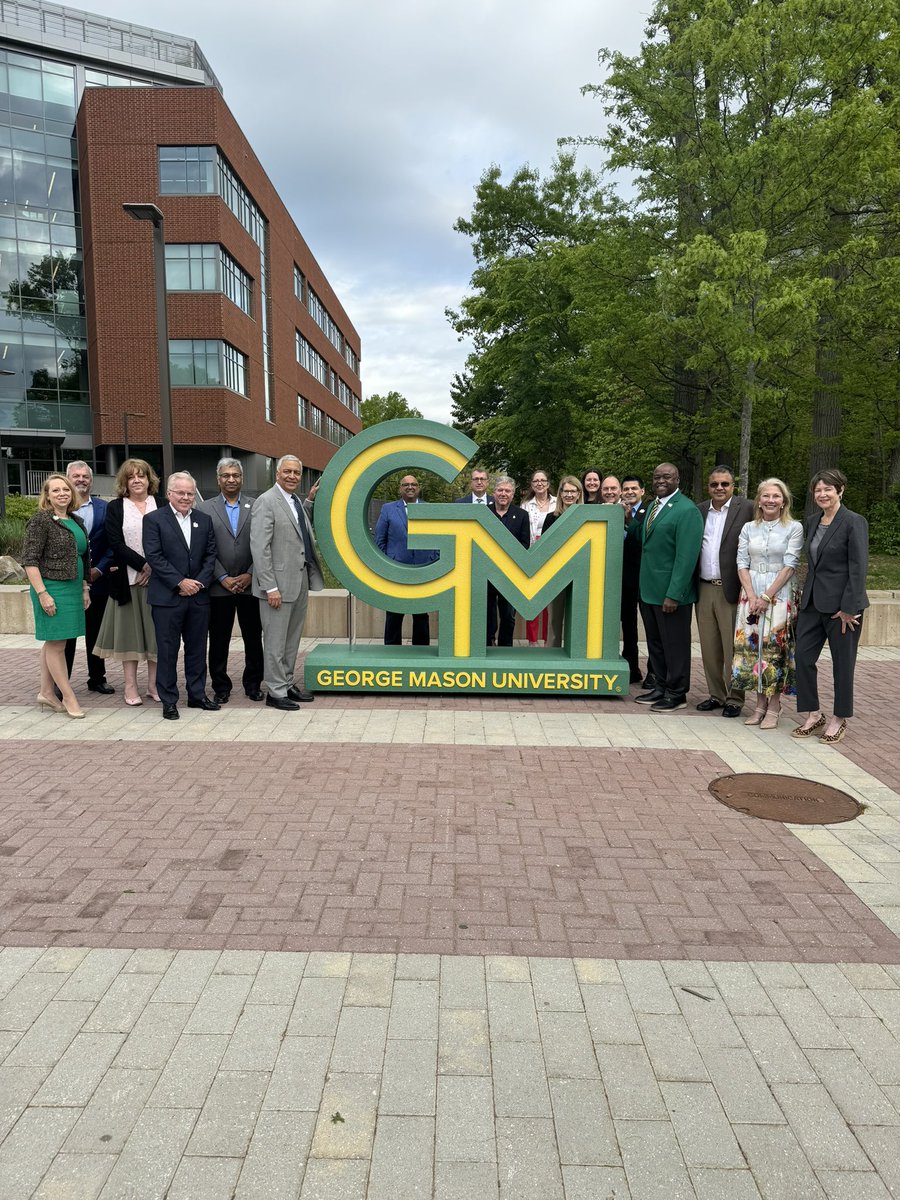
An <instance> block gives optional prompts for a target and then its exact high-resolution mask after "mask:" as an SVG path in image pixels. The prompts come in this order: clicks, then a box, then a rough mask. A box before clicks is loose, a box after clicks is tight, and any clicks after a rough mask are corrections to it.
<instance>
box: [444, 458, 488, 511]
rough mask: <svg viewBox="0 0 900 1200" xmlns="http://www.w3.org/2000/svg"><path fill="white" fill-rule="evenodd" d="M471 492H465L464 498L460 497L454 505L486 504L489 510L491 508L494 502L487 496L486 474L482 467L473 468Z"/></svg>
mask: <svg viewBox="0 0 900 1200" xmlns="http://www.w3.org/2000/svg"><path fill="white" fill-rule="evenodd" d="M471 483H472V490H471V492H467V493H466V495H465V496H460V498H459V499H458V500H454V501H453V503H454V504H486V505H487V506H488V507H489V508H492V507H493V504H494V500H493V497H492V496H489V495H488V483H489V480H488V473H487V471H485V469H484V467H473V468H472V476H471Z"/></svg>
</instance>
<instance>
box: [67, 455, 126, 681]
mask: <svg viewBox="0 0 900 1200" xmlns="http://www.w3.org/2000/svg"><path fill="white" fill-rule="evenodd" d="M66 478H67V479H68V481H69V483H71V485H72V487H73V488H74V489H75V495H76V498H77V499H78V504H79V507H78V508H76V509H75V511H76V513H77V514H78V516H79V517H81V520H82V521H83V522H84V527H85V529H86V530H87V534H88V541H89V542H90V552H91V603H90V607H89V608H87V609H86V610H85V614H84V648H85V650H86V652H87V668H88V689H89V690H90V691H92V692H99V693H100V694H101V695H103V696H111V695H112V694H113V692H114V691H115V690H116V689H115V688H114V687H112V686H111V685H110V684H108V683H107V682H106V660H105V659H103V658H98V657H97V655H96V654H95V653H94V643H95V642H96V640H97V634H98V633H99V632H100V622H101V621H102V620H103V612H104V610H105V608H106V601H107V600H108V598H109V568H110V566H111V565H112V552H111V551H110V548H109V542H108V541H107V540H106V501H105V500H101V499H100V498H99V496H92V495H91V487H92V485H93V482H94V472H93V471H92V470H91V468H90V467H89V466H88V464H87V463H86V462H82V461H81V460H80V459H79V460H78V461H77V462H70V463H69V465H68V466H67V467H66ZM76 642H77V638H69V640H68V641H67V642H66V669H67V671H68V673H69V678H70V679H71V678H72V666H73V664H74V662H75V644H76Z"/></svg>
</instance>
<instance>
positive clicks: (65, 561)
mask: <svg viewBox="0 0 900 1200" xmlns="http://www.w3.org/2000/svg"><path fill="white" fill-rule="evenodd" d="M80 503H81V501H80V498H79V497H78V495H77V493H76V491H75V489H74V488H73V487H72V485H71V483H70V482H69V481H68V479H66V477H65V475H59V474H56V473H54V474H52V475H48V476H47V478H46V479H45V480H44V486H43V487H42V488H41V499H40V503H39V504H38V511H37V512H36V513H35V514H34V516H33V517H32V518H31V520H30V521H29V522H28V524H27V525H26V526H25V543H24V546H23V548H22V566H23V567H24V568H25V574H26V575H27V576H28V582H29V583H30V584H31V604H32V608H33V609H34V636H35V637H36V638H37V640H38V641H39V642H42V643H43V645H42V646H41V690H40V692H38V698H37V700H38V704H39V705H40V707H41V708H42V709H44V708H50V709H52V710H53V711H54V712H62V711H63V710H64V709H65V711H66V712H67V713H68V715H69V716H70V717H83V716H84V713H83V712H82V711H81V708H80V706H79V704H78V701H77V700H76V699H75V693H74V692H73V691H72V687H71V685H70V683H69V672H68V670H67V669H66V642H67V640H68V639H69V638H76V637H83V636H84V613H85V609H86V608H87V607H88V605H89V604H90V602H91V598H90V578H91V560H90V554H89V552H88V536H87V530H86V529H85V527H84V522H83V521H82V520H81V517H78V516H76V515H75V512H74V509H76V508H77V507H78V506H79V504H80ZM54 687H57V688H59V693H60V696H61V697H62V703H60V702H59V700H57V699H56V696H55V695H54V692H53V689H54Z"/></svg>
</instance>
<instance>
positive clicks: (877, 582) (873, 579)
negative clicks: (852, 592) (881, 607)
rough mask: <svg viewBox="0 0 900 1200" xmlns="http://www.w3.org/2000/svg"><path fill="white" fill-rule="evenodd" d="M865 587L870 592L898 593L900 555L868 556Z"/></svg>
mask: <svg viewBox="0 0 900 1200" xmlns="http://www.w3.org/2000/svg"><path fill="white" fill-rule="evenodd" d="M866 585H867V587H868V588H869V589H870V590H872V591H877V592H887V591H900V555H896V554H871V555H869V574H868V578H867V579H866Z"/></svg>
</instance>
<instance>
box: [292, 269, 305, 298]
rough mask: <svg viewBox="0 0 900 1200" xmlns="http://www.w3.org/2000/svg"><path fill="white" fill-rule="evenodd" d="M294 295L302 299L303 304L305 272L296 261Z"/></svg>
mask: <svg viewBox="0 0 900 1200" xmlns="http://www.w3.org/2000/svg"><path fill="white" fill-rule="evenodd" d="M294 295H295V296H296V297H297V299H298V300H299V301H300V303H301V304H303V303H304V297H303V272H302V271H301V270H300V268H299V267H298V266H297V264H296V263H294Z"/></svg>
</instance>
